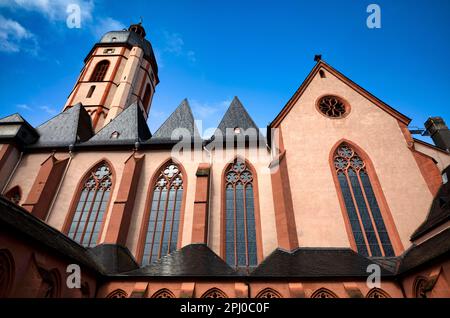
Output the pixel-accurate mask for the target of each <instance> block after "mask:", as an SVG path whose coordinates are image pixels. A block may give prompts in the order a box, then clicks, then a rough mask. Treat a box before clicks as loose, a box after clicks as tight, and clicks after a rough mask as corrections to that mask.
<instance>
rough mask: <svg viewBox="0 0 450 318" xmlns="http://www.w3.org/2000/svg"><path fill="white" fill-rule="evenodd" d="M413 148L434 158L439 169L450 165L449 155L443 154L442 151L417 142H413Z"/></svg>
mask: <svg viewBox="0 0 450 318" xmlns="http://www.w3.org/2000/svg"><path fill="white" fill-rule="evenodd" d="M414 148H415V149H416V150H417V151H420V152H422V153H424V154H426V155H428V156H430V157H432V158H433V159H434V160H436V162H437V164H436V165H437V166H438V168H439V170H441V171H442V170H444V169H445V168H447V167H448V166H449V165H450V155H448V154H445V153H444V152H443V151H439V150H436V149H434V148H432V147H427V146H426V145H424V144H421V143H418V142H415V143H414Z"/></svg>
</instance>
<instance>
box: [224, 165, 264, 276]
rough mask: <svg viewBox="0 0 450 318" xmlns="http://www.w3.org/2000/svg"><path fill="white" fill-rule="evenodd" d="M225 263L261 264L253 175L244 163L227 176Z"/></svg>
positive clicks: (234, 167)
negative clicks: (257, 242) (258, 248)
mask: <svg viewBox="0 0 450 318" xmlns="http://www.w3.org/2000/svg"><path fill="white" fill-rule="evenodd" d="M224 221H225V242H224V244H225V248H224V250H225V259H226V261H227V263H228V264H229V265H231V266H236V267H238V266H256V265H257V264H258V258H257V246H256V224H255V193H254V186H253V174H252V172H251V171H250V169H249V168H248V167H247V165H246V163H245V162H244V161H242V160H239V159H237V160H235V161H234V162H233V163H232V164H230V166H229V167H228V169H227V170H226V172H225V220H224Z"/></svg>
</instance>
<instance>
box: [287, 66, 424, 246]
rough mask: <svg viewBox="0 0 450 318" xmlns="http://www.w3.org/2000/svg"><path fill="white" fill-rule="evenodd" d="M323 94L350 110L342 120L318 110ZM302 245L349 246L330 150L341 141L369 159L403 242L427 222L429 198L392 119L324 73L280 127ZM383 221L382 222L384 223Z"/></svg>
mask: <svg viewBox="0 0 450 318" xmlns="http://www.w3.org/2000/svg"><path fill="white" fill-rule="evenodd" d="M324 94H335V95H337V96H340V97H341V98H344V99H345V100H346V101H348V102H349V104H350V105H351V111H350V114H349V115H348V116H347V117H345V118H343V119H329V118H326V117H325V116H323V115H322V114H321V113H319V112H318V111H317V110H316V101H317V99H318V98H320V97H321V96H323V95H324ZM281 129H282V133H283V138H284V146H285V148H286V150H287V163H288V170H289V177H290V181H291V187H292V197H293V203H294V211H295V218H296V222H297V228H298V240H299V244H300V245H301V246H316V247H326V246H327V247H349V246H350V243H349V239H348V237H347V233H346V229H345V225H344V220H343V216H342V212H341V208H340V205H339V201H338V196H337V192H336V187H335V184H334V182H333V177H332V173H333V172H332V171H331V168H330V162H329V157H330V151H331V149H332V148H333V146H334V145H335V144H336V143H337V142H338V141H339V140H341V139H342V138H345V139H348V140H350V141H351V142H353V143H355V144H357V145H358V146H359V147H361V148H362V149H363V150H364V151H365V152H366V153H367V154H368V156H369V157H370V159H371V160H372V162H373V164H374V167H375V171H376V174H377V175H378V178H379V180H380V183H381V187H382V189H383V192H384V195H385V197H386V200H387V203H388V205H389V208H390V210H391V213H392V216H393V219H394V222H395V225H396V226H397V229H398V232H399V235H400V238H401V242H402V243H403V246H404V247H405V248H408V247H409V246H410V242H409V237H410V235H411V234H412V233H413V231H414V230H415V229H416V228H417V227H418V226H419V225H420V223H422V222H423V220H424V219H425V217H426V215H427V212H428V209H429V206H430V203H431V201H432V195H431V193H430V191H429V190H428V188H427V185H426V183H425V181H424V179H423V177H422V175H421V173H420V171H419V169H418V166H417V163H416V161H415V160H414V157H413V155H412V153H411V151H410V150H409V149H408V147H407V144H406V141H405V137H404V136H403V134H402V132H401V130H400V128H399V124H398V122H397V120H396V119H395V118H393V117H392V116H390V115H389V114H387V113H386V112H384V111H383V110H382V109H380V108H379V107H377V106H376V105H374V104H372V103H371V102H370V101H369V100H367V99H366V98H364V97H363V96H362V95H360V94H359V93H358V92H356V91H355V90H353V89H352V88H350V87H349V86H347V85H346V84H345V83H343V82H342V81H340V80H339V79H338V78H336V77H334V76H333V75H332V74H330V73H328V72H327V77H326V78H323V79H322V78H320V76H319V74H317V75H316V77H315V78H314V79H313V80H312V82H311V84H310V85H309V87H307V88H306V90H305V92H304V94H303V95H302V96H301V97H300V99H299V100H298V102H297V103H296V105H294V107H293V109H292V110H291V111H290V113H289V114H288V115H287V116H286V118H285V119H284V121H283V122H282V123H281ZM385 222H386V220H385Z"/></svg>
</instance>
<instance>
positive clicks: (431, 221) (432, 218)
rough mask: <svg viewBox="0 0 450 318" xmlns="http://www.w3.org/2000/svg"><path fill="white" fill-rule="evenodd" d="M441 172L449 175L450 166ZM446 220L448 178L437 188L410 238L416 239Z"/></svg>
mask: <svg viewBox="0 0 450 318" xmlns="http://www.w3.org/2000/svg"><path fill="white" fill-rule="evenodd" d="M443 173H446V174H447V176H448V177H450V166H448V167H447V168H446V169H444V171H443ZM447 221H450V180H449V181H448V182H447V183H445V184H443V185H442V186H441V188H440V189H439V191H438V193H437V195H436V197H435V198H434V200H433V203H432V204H431V208H430V211H429V213H428V216H427V218H426V220H425V221H424V222H423V223H422V224H421V225H420V226H419V227H418V228H417V230H416V231H415V232H414V233H413V235H412V236H411V240H416V239H417V238H419V237H420V236H422V235H424V234H426V233H428V232H429V231H431V230H433V229H434V228H436V227H437V226H439V225H441V224H443V223H445V222H447Z"/></svg>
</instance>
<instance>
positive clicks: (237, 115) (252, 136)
mask: <svg viewBox="0 0 450 318" xmlns="http://www.w3.org/2000/svg"><path fill="white" fill-rule="evenodd" d="M240 136H243V137H245V140H247V141H248V140H265V139H264V136H263V135H262V134H261V133H260V131H259V128H258V126H257V125H256V123H255V122H254V121H253V119H252V117H250V115H249V114H248V112H247V110H246V109H245V107H244V106H243V105H242V103H241V101H240V100H239V98H238V97H237V96H235V97H234V98H233V101H232V102H231V104H230V107H229V108H228V110H227V111H226V113H225V115H224V116H223V118H222V120H221V121H220V124H219V126H218V127H217V129H216V131H215V132H214V135H213V136H212V138H211V139H212V140H215V141H216V142H218V141H219V140H223V141H224V142H225V141H226V140H228V139H230V138H234V139H235V138H238V137H240Z"/></svg>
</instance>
